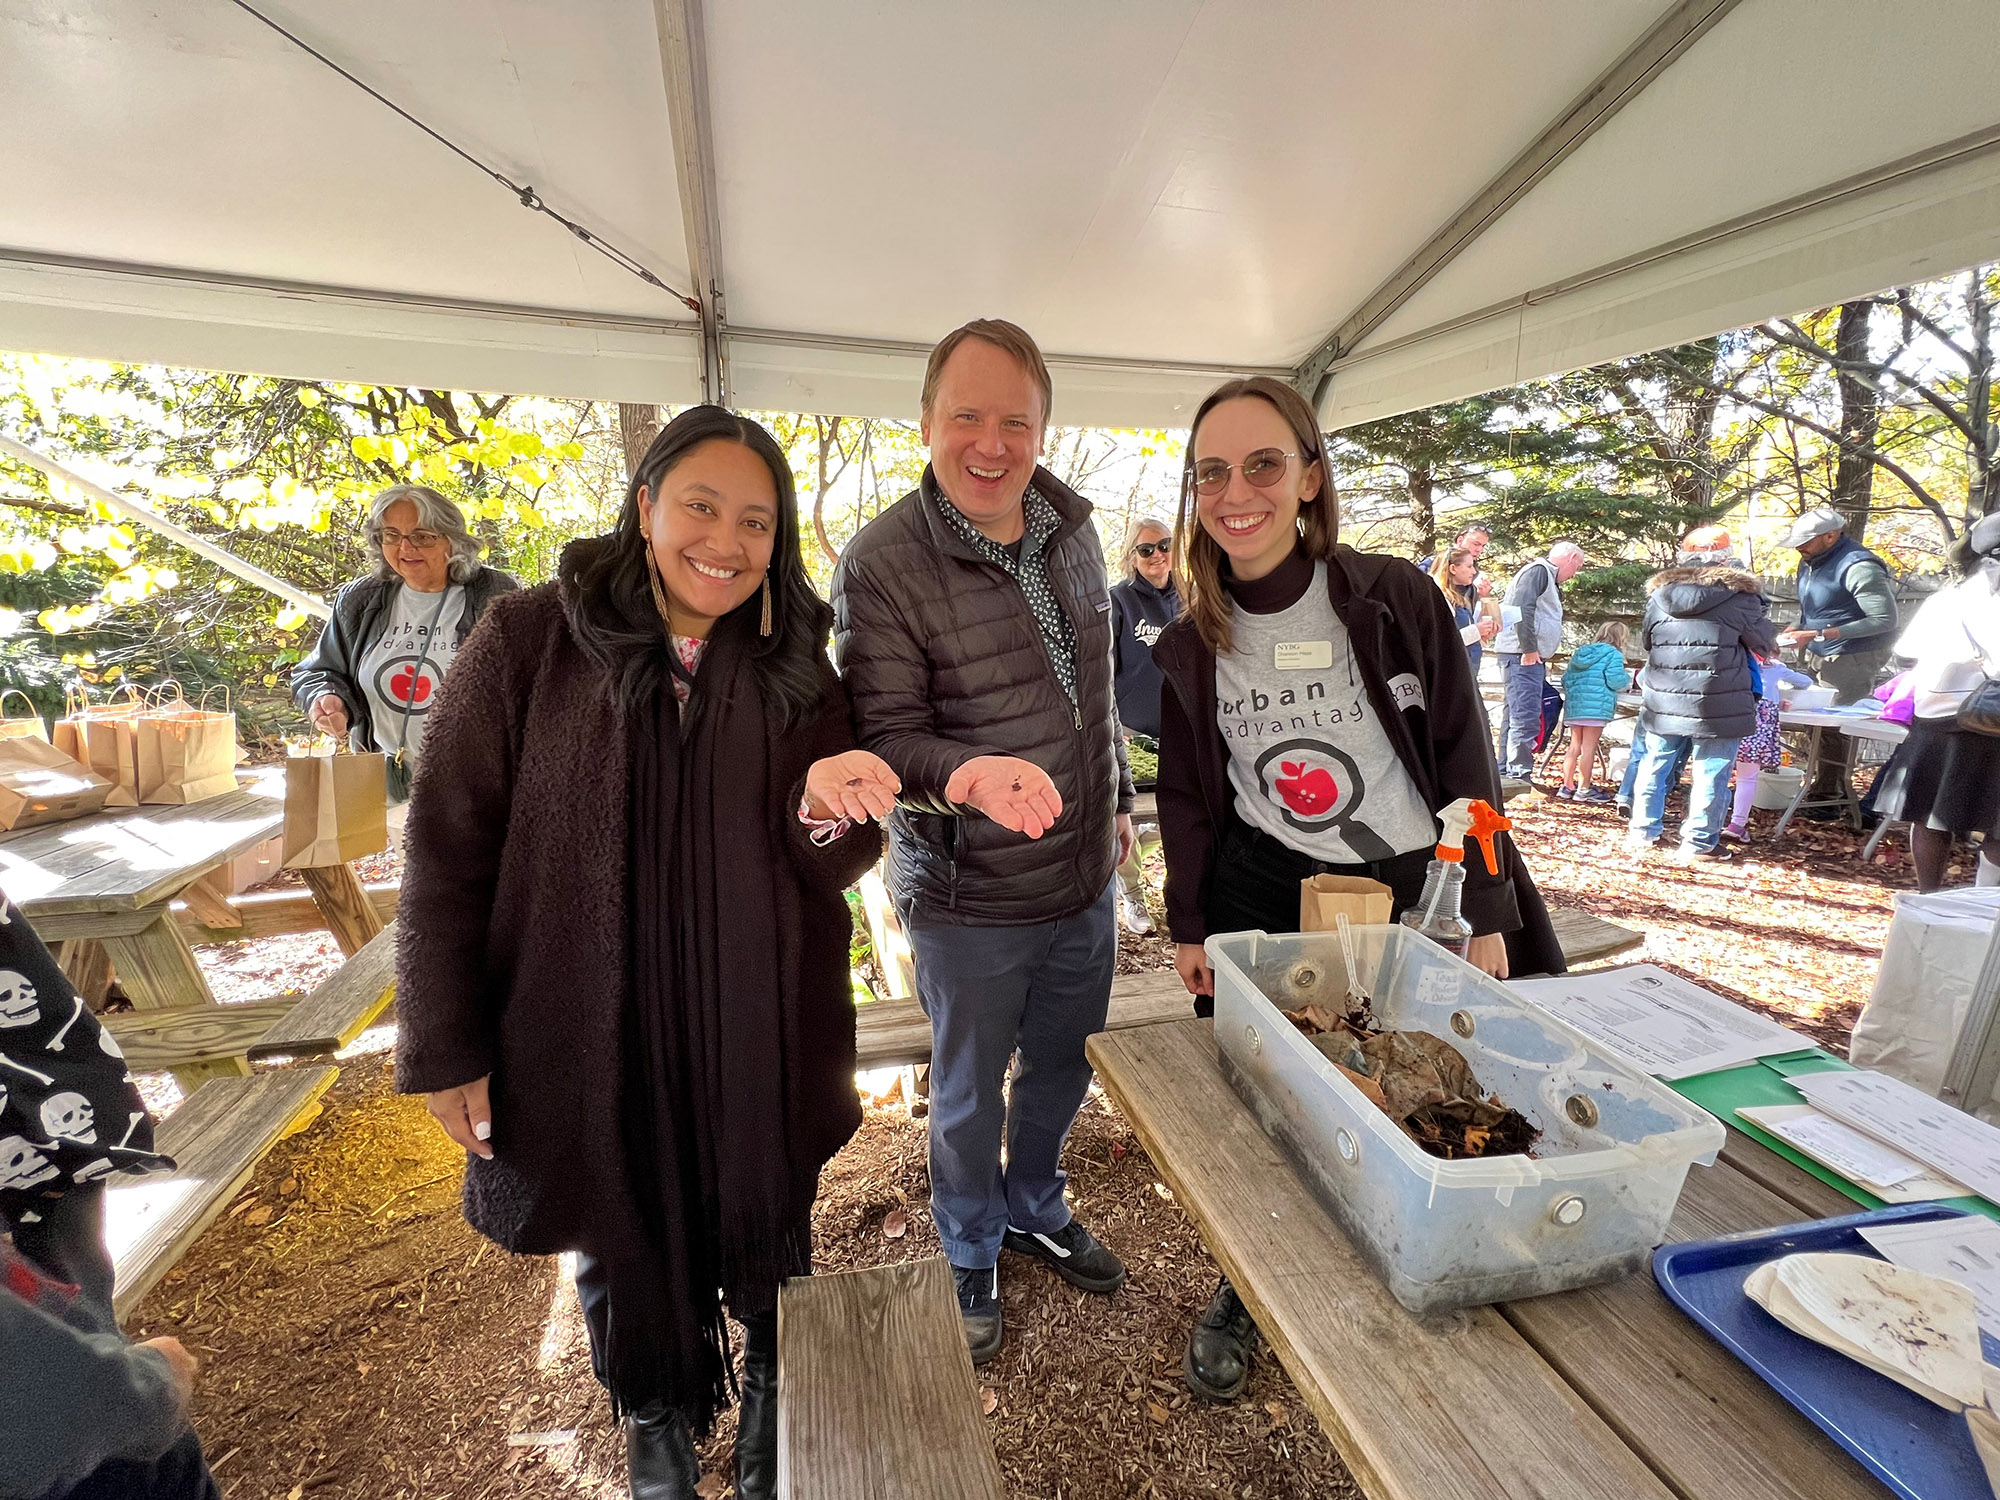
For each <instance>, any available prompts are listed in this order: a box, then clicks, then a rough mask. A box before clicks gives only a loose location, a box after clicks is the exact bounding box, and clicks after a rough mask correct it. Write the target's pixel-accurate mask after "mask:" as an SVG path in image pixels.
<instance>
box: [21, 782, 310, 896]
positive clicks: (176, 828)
mask: <svg viewBox="0 0 2000 1500" xmlns="http://www.w3.org/2000/svg"><path fill="white" fill-rule="evenodd" d="M284 821H285V801H284V782H283V779H282V778H281V777H280V778H272V777H268V776H260V777H257V778H255V779H253V780H252V781H251V783H250V784H249V785H247V786H243V787H239V788H238V789H237V790H236V791H233V792H226V793H224V794H223V795H222V796H220V797H210V798H208V799H207V800H206V801H202V802H191V803H187V804H185V805H182V806H176V807H124V808H117V809H114V810H112V811H110V812H104V813H96V814H93V815H92V816H91V817H88V818H78V819H75V820H74V821H72V822H68V823H52V824H49V825H48V826H46V827H43V828H31V829H27V830H25V831H23V832H20V833H13V834H7V835H0V887H4V888H5V889H6V891H7V893H8V894H9V895H11V896H12V897H13V898H14V900H15V901H16V902H17V903H18V904H19V905H20V906H21V908H22V910H24V911H25V912H26V913H27V914H28V917H29V920H31V921H34V922H36V923H37V924H39V923H40V922H41V919H42V918H43V917H44V916H45V915H51V914H54V913H58V912H102V911H121V910H126V911H129V910H133V909H135V908H138V907H142V906H152V905H155V904H156V903H158V902H161V901H164V900H166V899H167V898H168V897H170V896H174V895H177V894H178V893H179V892H180V890H181V889H182V887H184V886H186V885H188V884H189V883H190V882H192V881H193V880H194V878H195V877H196V876H198V875H200V874H201V873H202V872H203V871H205V870H209V869H212V868H214V867H215V866H216V865H218V864H220V863H222V862H223V861H224V860H226V859H232V858H234V857H235V856H236V855H238V854H241V853H242V852H243V851H244V850H246V849H249V848H252V847H254V846H255V845H257V844H260V843H262V842H263V841H264V840H265V839H268V838H270V837H271V836H272V835H273V834H275V833H277V832H278V831H280V830H281V829H282V828H283V827H284Z"/></svg>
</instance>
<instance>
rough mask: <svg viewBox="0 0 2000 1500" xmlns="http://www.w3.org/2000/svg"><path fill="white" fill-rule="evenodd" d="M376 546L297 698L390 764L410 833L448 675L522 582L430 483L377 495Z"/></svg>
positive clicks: (326, 726) (372, 512) (338, 604)
mask: <svg viewBox="0 0 2000 1500" xmlns="http://www.w3.org/2000/svg"><path fill="white" fill-rule="evenodd" d="M368 545H369V548H370V549H371V550H372V551H373V552H374V553H375V557H376V567H375V571H374V572H373V573H370V574H369V575H368V576H367V577H365V578H357V579H355V580H354V581H353V582H352V583H349V584H347V585H345V586H344V587H343V588H342V589H341V590H340V592H339V593H337V594H335V595H334V596H333V618H332V619H330V620H328V621H327V622H326V627H325V628H324V629H323V630H321V631H320V633H319V641H318V643H317V644H316V645H314V647H313V648H312V650H311V651H310V652H308V653H307V654H306V656H305V658H304V659H303V660H302V661H300V663H299V664H298V665H297V666H296V667H294V668H293V669H292V701H293V702H294V703H296V704H298V706H299V707H300V708H301V709H303V710H304V711H305V715H306V717H307V718H308V719H310V720H311V721H312V725H313V727H314V728H315V729H317V730H319V731H320V732H322V733H323V734H330V735H334V736H336V737H338V736H340V735H346V736H347V739H348V743H349V744H351V745H352V746H353V747H354V748H355V749H356V750H379V751H381V752H382V754H383V755H385V756H387V757H388V761H389V800H390V802H391V803H392V804H395V806H394V807H393V808H392V810H391V813H390V822H391V824H392V825H393V826H394V827H395V828H396V830H397V831H398V833H400V831H401V827H402V819H403V815H404V812H405V811H406V807H405V804H406V803H407V801H408V799H409V788H410V776H411V774H412V773H413V771H414V770H415V767H416V758H417V748H418V746H419V745H420V744H421V742H422V740H423V735H424V720H425V718H426V716H427V715H428V714H429V713H430V711H431V708H432V706H433V705H434V704H435V703H436V702H437V697H438V689H439V688H440V687H441V686H443V684H444V679H445V674H446V673H448V672H449V671H450V670H451V664H452V660H453V658H455V657H456V656H457V655H458V648H459V647H460V646H462V645H464V644H465V638H466V637H467V636H468V635H470V634H472V627H473V626H474V625H476V624H478V623H479V617H480V615H481V614H482V613H484V612H485V609H486V606H487V605H488V604H490V603H491V602H492V601H493V600H494V599H496V598H498V597H499V596H500V595H502V594H505V593H508V592H511V591H512V590H514V589H517V588H519V587H520V584H518V583H517V582H515V581H514V579H513V578H512V577H511V576H510V575H508V574H506V573H503V572H501V571H500V570H499V569H498V568H489V567H487V566H486V564H484V563H482V562H481V561H480V560H479V540H478V538H476V537H475V536H473V534H472V533H471V532H470V531H469V530H467V529H466V525H465V515H464V513H463V512H462V511H460V510H459V508H458V507H457V506H456V505H454V504H452V503H451V501H449V500H447V499H445V497H444V496H442V495H440V494H439V493H438V492H437V491H436V490H434V489H431V488H429V487H428V486H425V485H421V484H398V485H392V486H391V487H390V488H388V489H386V490H384V491H382V493H381V494H379V495H377V496H376V497H375V500H374V503H373V504H372V505H370V506H369V507H368Z"/></svg>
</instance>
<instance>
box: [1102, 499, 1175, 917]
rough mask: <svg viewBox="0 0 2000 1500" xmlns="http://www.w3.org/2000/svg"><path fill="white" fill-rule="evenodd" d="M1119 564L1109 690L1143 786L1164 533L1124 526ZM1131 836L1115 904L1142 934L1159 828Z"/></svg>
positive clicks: (1149, 750)
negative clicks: (1149, 864)
mask: <svg viewBox="0 0 2000 1500" xmlns="http://www.w3.org/2000/svg"><path fill="white" fill-rule="evenodd" d="M1121 561H1122V562H1123V565H1124V569H1125V576H1124V578H1123V579H1121V580H1120V581H1119V582H1117V583H1114V584H1113V585H1111V608H1112V610H1113V612H1114V614H1115V616H1116V618H1115V619H1114V620H1113V622H1112V625H1113V628H1112V635H1111V657H1112V671H1113V672H1114V674H1115V676H1114V680H1113V685H1112V686H1113V691H1114V692H1115V693H1116V695H1117V698H1118V722H1119V725H1120V727H1121V728H1122V729H1123V730H1124V732H1125V743H1126V745H1127V747H1128V752H1127V753H1128V755H1129V753H1130V749H1131V748H1132V747H1136V748H1137V749H1139V750H1142V751H1144V752H1146V754H1145V755H1144V756H1141V757H1140V759H1139V760H1137V761H1135V762H1134V763H1133V766H1132V781H1133V784H1134V785H1135V786H1140V787H1149V786H1151V785H1152V784H1153V778H1152V777H1151V776H1150V775H1148V774H1146V773H1145V770H1144V769H1143V768H1144V767H1145V765H1146V761H1147V759H1149V758H1157V756H1158V755H1159V740H1160V669H1159V667H1158V666H1157V665H1156V664H1155V663H1154V661H1153V642H1155V641H1157V640H1158V639H1159V638H1160V632H1161V631H1163V630H1165V629H1166V628H1167V627H1168V626H1169V625H1171V624H1173V623H1174V620H1175V619H1176V618H1177V617H1178V616H1179V615H1180V612H1181V596H1180V593H1179V591H1178V590H1177V589H1176V588H1175V587H1174V543H1173V530H1172V528H1170V527H1169V526H1168V525H1167V523H1166V522H1165V521H1162V520H1158V519H1157V518H1155V517H1153V516H1141V517H1139V518H1138V519H1137V520H1135V521H1134V522H1133V523H1132V524H1131V525H1130V526H1128V527H1126V528H1125V550H1124V553H1123V554H1122V558H1121ZM1134 831H1135V834H1136V836H1135V837H1134V838H1133V840H1132V852H1131V854H1129V855H1128V856H1126V860H1125V863H1124V864H1122V865H1120V866H1119V867H1118V896H1119V902H1118V904H1119V908H1120V910H1121V911H1122V912H1123V914H1124V917H1125V925H1126V926H1127V927H1129V928H1131V929H1132V931H1134V932H1136V933H1139V934H1141V935H1142V936H1143V935H1144V934H1146V933H1150V932H1151V931H1152V930H1153V918H1152V916H1151V915H1150V914H1149V913H1148V912H1147V910H1146V894H1145V893H1146V883H1145V882H1146V870H1145V860H1146V856H1147V854H1148V853H1150V852H1151V851H1152V850H1154V849H1157V848H1158V847H1159V845H1160V830H1159V826H1158V825H1157V824H1153V823H1144V824H1141V825H1140V826H1139V827H1138V828H1137V829H1136V830H1134Z"/></svg>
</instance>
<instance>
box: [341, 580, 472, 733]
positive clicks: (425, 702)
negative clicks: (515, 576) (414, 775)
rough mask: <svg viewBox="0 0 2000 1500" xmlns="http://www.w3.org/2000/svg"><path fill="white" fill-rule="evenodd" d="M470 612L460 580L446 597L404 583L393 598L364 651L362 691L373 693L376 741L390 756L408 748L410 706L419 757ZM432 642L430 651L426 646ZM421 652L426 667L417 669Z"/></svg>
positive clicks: (370, 707)
mask: <svg viewBox="0 0 2000 1500" xmlns="http://www.w3.org/2000/svg"><path fill="white" fill-rule="evenodd" d="M440 605H442V606H443V608H442V609H440V608H439V606H440ZM464 614H465V590H464V589H463V588H462V587H460V586H459V585H458V584H452V585H451V586H450V587H449V588H447V589H446V590H445V591H444V593H443V595H442V596H440V595H437V594H419V593H418V592H417V591H416V590H415V589H411V588H399V589H397V590H396V594H395V597H394V598H392V599H391V600H390V601H389V610H388V619H387V621H386V622H385V628H384V630H383V631H382V636H381V638H380V639H379V640H377V641H376V642H375V644H374V645H372V646H370V647H369V648H368V649H367V651H365V652H363V653H362V657H361V691H362V692H364V693H366V694H367V695H368V713H369V717H370V718H372V719H373V720H374V722H375V743H376V744H377V745H378V746H380V747H381V748H382V749H383V750H384V751H386V752H388V753H389V754H390V755H394V754H395V753H396V752H397V751H398V750H399V749H403V748H405V744H406V742H405V737H404V730H403V710H404V709H405V708H408V709H409V711H410V713H409V733H408V740H407V748H408V750H409V752H410V753H409V756H408V757H407V758H408V759H409V760H411V761H414V760H415V759H416V756H417V748H418V746H419V744H420V743H421V742H422V740H423V737H424V718H425V716H426V715H428V714H429V713H430V711H431V705H432V704H434V703H436V702H437V695H438V689H439V688H440V687H442V686H443V685H444V677H445V673H447V672H449V671H450V670H451V663H452V658H453V657H455V656H457V655H458V622H459V620H460V619H461V618H463V616H464ZM433 617H435V620H434V619H433ZM427 641H428V642H429V644H430V651H429V652H428V653H426V652H425V650H424V645H425V643H426V642H427ZM420 657H421V658H422V659H423V670H422V671H421V672H419V671H418V670H417V662H418V658H420Z"/></svg>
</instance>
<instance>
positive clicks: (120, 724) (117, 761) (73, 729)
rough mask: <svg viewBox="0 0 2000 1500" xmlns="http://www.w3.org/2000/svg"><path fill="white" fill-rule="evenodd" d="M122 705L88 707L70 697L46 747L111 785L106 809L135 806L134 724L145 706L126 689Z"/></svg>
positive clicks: (80, 699) (77, 695)
mask: <svg viewBox="0 0 2000 1500" xmlns="http://www.w3.org/2000/svg"><path fill="white" fill-rule="evenodd" d="M126 693H127V697H126V700H125V701H124V702H123V703H95V704H93V703H90V702H88V701H86V700H85V699H84V698H83V696H82V695H81V694H80V693H72V694H71V695H70V701H69V705H68V708H67V710H66V712H65V713H64V714H63V716H62V717H61V718H60V719H58V720H56V722H55V726H54V732H53V734H52V735H51V736H50V743H51V744H53V745H54V746H55V748H56V749H58V750H60V751H62V752H63V754H65V755H67V756H69V757H70V759H72V760H75V761H79V762H81V763H82V764H83V765H86V766H88V767H90V769H91V770H92V771H94V772H96V773H97V774H98V775H99V776H101V777H103V778H104V779H105V780H106V781H107V782H109V783H110V784H111V791H110V793H109V795H107V796H106V797H105V799H104V805H105V806H106V807H137V806H138V805H139V758H138V751H137V745H138V733H137V730H136V729H135V727H134V720H136V719H137V718H138V716H139V714H140V713H141V712H142V711H144V709H145V706H146V705H145V703H144V701H143V700H142V699H141V698H140V697H139V694H138V690H137V689H135V688H127V689H126Z"/></svg>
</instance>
